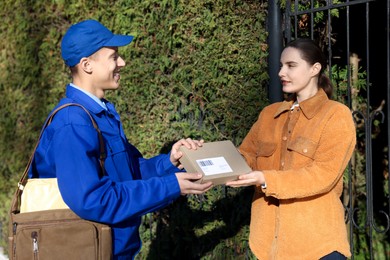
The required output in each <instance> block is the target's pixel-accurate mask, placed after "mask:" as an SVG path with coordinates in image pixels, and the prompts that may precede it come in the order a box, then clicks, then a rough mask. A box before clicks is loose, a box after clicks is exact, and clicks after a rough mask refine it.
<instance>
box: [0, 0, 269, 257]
mask: <svg viewBox="0 0 390 260" xmlns="http://www.w3.org/2000/svg"><path fill="white" fill-rule="evenodd" d="M0 6H1V9H0V14H1V17H2V19H3V20H2V23H0V50H1V52H0V68H1V69H0V95H1V97H2V102H1V106H0V112H1V114H2V115H3V116H2V117H1V118H0V120H1V123H0V178H1V179H2V181H1V182H0V205H2V206H1V208H0V220H1V223H2V227H3V230H2V231H3V232H2V237H3V239H2V241H1V245H2V246H3V247H4V248H7V246H6V240H7V228H6V227H7V225H8V223H7V213H8V209H9V202H10V198H11V197H12V194H13V192H14V190H15V188H16V185H15V184H16V182H17V180H18V178H19V177H20V175H21V173H22V171H23V169H24V166H25V165H26V163H27V160H28V157H29V155H30V153H31V151H32V149H33V146H34V144H35V142H36V139H37V137H38V134H39V131H40V128H41V126H42V124H43V122H44V120H45V117H46V116H47V114H48V112H49V111H50V110H51V108H53V106H54V105H55V104H56V103H57V102H58V100H59V99H60V98H61V97H62V96H63V94H64V90H65V85H66V84H67V83H68V82H69V81H70V77H69V72H68V70H67V68H66V67H65V65H64V63H63V61H62V60H61V56H60V41H61V38H62V36H63V34H64V33H65V31H66V29H67V28H68V27H69V26H70V25H71V24H73V23H76V22H78V21H81V20H84V19H88V18H93V19H97V20H99V21H101V22H102V23H103V24H105V25H106V26H107V27H108V28H111V29H112V30H113V31H114V32H115V33H123V34H132V35H134V36H135V40H134V41H133V43H132V44H130V45H129V46H127V47H122V48H120V52H121V55H122V57H123V58H124V59H125V60H126V62H127V66H126V67H125V68H124V69H122V72H121V88H120V90H118V91H116V92H112V93H107V98H108V99H109V100H111V101H112V102H113V103H114V104H116V108H117V110H118V112H119V113H120V114H121V117H122V121H123V125H124V129H125V132H126V134H127V137H128V138H129V140H130V141H131V142H132V143H133V144H134V145H136V146H137V147H138V148H139V149H140V150H141V152H142V153H143V154H144V156H145V157H149V156H152V155H155V154H157V153H159V152H167V151H169V147H170V145H171V144H172V142H174V141H175V140H178V139H180V138H182V137H193V138H203V139H205V140H206V141H216V140H223V139H231V140H233V142H234V143H235V144H236V145H239V143H240V142H241V140H242V138H243V137H244V136H245V134H246V133H247V132H248V130H249V128H250V126H251V125H252V124H253V122H254V121H255V120H256V118H257V115H258V113H259V111H260V110H261V108H262V107H263V106H264V105H266V103H267V99H266V91H265V89H266V84H267V77H268V76H267V62H266V61H267V60H266V59H267V45H266V37H267V33H266V31H265V20H266V8H267V7H266V1H264V2H263V1H248V0H246V1H245V0H236V1H233V0H230V1H229V0H213V1H210V0H202V1H201V0H197V1H183V0H143V1H140V0H139V1H135V0H133V1H130V0H127V1H126V0H105V1H103V0H77V1H76V0H69V1H65V0H51V1H49V0H44V1H32V0H0ZM250 198H251V191H250V189H237V190H234V189H225V188H224V187H216V188H215V189H214V190H212V191H209V192H207V193H206V194H205V195H204V196H187V197H183V198H180V199H179V200H178V201H176V202H175V203H174V204H173V205H172V206H170V207H168V208H167V209H165V210H163V211H160V212H156V213H154V214H149V215H147V216H145V219H144V222H143V225H142V227H141V233H142V234H141V236H142V240H143V243H144V247H143V249H142V251H141V253H140V255H139V256H138V257H139V258H152V259H153V258H154V257H153V256H156V255H157V254H158V256H159V257H160V258H162V259H164V258H167V259H168V258H170V259H172V258H180V257H182V256H186V258H187V259H199V258H210V257H213V256H226V257H225V258H231V257H235V258H238V257H248V255H250V253H249V252H248V247H247V243H246V240H247V229H248V226H247V225H248V222H249V207H250Z"/></svg>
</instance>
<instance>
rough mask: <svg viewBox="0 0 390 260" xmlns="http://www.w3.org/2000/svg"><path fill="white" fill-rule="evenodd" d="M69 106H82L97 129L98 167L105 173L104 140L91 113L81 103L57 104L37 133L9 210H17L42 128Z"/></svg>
mask: <svg viewBox="0 0 390 260" xmlns="http://www.w3.org/2000/svg"><path fill="white" fill-rule="evenodd" d="M69 106H78V107H80V108H82V109H83V110H84V111H85V112H86V113H87V114H88V116H89V118H90V119H91V122H92V125H93V127H94V128H95V130H96V131H97V133H98V136H99V148H100V156H99V162H100V167H101V170H102V175H103V176H104V175H106V172H105V168H104V161H105V159H106V151H105V147H104V140H103V135H102V133H101V131H100V129H99V127H98V125H97V123H96V121H95V119H93V117H92V115H91V114H90V113H89V111H88V110H87V109H86V108H85V107H83V106H82V105H80V104H77V103H68V104H64V105H61V106H59V107H58V108H56V109H55V110H54V111H53V112H52V113H51V114H50V115H49V117H48V118H47V119H46V122H45V123H44V125H43V127H42V130H41V133H40V134H39V138H38V141H37V143H36V144H35V147H34V150H33V152H32V153H31V155H30V159H29V160H28V163H27V166H26V168H25V169H24V172H23V175H22V177H21V178H20V180H19V182H18V189H17V191H16V193H15V195H14V198H13V200H12V203H11V212H17V211H18V208H19V205H20V199H19V198H20V197H21V194H22V192H23V189H24V186H25V185H26V183H27V180H28V171H29V169H30V167H31V164H32V161H33V159H34V155H35V151H36V150H37V148H38V145H39V142H40V140H41V137H42V135H43V132H44V130H45V129H46V127H47V126H48V125H50V123H51V122H52V121H53V118H54V116H55V115H56V114H57V112H58V111H60V110H61V109H63V108H65V107H69Z"/></svg>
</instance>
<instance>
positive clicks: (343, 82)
mask: <svg viewBox="0 0 390 260" xmlns="http://www.w3.org/2000/svg"><path fill="white" fill-rule="evenodd" d="M268 3H269V19H268V31H269V46H270V47H269V74H270V89H269V98H270V101H271V102H275V101H280V100H281V99H282V88H281V86H280V82H279V79H278V76H277V73H278V70H279V57H280V53H281V50H282V46H283V43H285V42H287V41H289V40H291V39H295V38H301V37H309V38H312V39H314V40H316V41H317V42H318V43H319V44H320V45H321V47H322V48H323V51H324V52H325V53H326V54H327V56H328V62H329V69H328V71H329V76H330V78H331V79H332V81H333V83H334V85H335V92H336V94H337V97H338V100H339V101H341V102H344V103H345V104H346V105H348V106H349V107H350V108H351V110H352V111H353V114H354V118H355V122H356V126H357V136H358V143H357V146H356V152H355V154H354V156H353V158H352V159H351V163H350V167H349V169H348V172H346V174H345V187H344V194H343V197H342V200H343V203H344V205H345V209H346V223H347V225H348V228H349V236H350V241H351V251H352V259H354V258H356V259H390V239H389V226H390V198H389V191H390V183H389V181H388V178H389V163H388V158H389V156H390V149H389V140H390V133H389V131H388V129H390V120H389V119H390V116H389V115H390V104H389V99H390V72H389V71H390V53H389V52H390V51H389V50H390V36H389V26H390V22H389V16H390V12H389V9H390V0H285V1H277V0H270V1H269V2H268Z"/></svg>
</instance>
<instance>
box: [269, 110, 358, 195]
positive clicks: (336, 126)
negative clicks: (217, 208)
mask: <svg viewBox="0 0 390 260" xmlns="http://www.w3.org/2000/svg"><path fill="white" fill-rule="evenodd" d="M355 144H356V129H355V125H354V122H353V119H352V115H351V111H350V110H349V108H347V107H346V106H339V107H338V108H337V109H336V110H335V111H333V114H332V115H331V116H330V117H329V118H328V120H327V122H326V125H325V127H324V128H323V130H322V133H321V137H320V140H319V143H318V146H317V149H316V151H315V154H314V158H313V160H312V162H311V163H309V164H307V165H304V166H302V167H298V168H293V169H289V170H284V171H277V170H265V171H263V172H264V174H265V179H266V182H267V189H265V190H264V192H265V194H266V196H273V197H276V198H278V199H290V198H304V197H309V196H315V195H318V194H323V193H326V192H329V191H330V190H331V189H333V188H334V187H335V186H337V191H338V193H339V194H340V195H341V190H342V181H341V178H342V177H343V173H344V171H345V169H346V166H347V164H348V162H349V160H350V159H351V156H352V153H353V151H354V148H355Z"/></svg>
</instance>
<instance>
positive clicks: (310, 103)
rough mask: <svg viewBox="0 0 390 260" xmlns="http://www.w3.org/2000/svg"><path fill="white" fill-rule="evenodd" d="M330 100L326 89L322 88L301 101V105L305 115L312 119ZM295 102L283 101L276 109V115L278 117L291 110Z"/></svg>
mask: <svg viewBox="0 0 390 260" xmlns="http://www.w3.org/2000/svg"><path fill="white" fill-rule="evenodd" d="M328 100H329V98H328V96H327V95H326V93H325V91H324V90H323V89H322V88H320V89H319V90H318V91H317V93H316V94H315V95H314V96H312V97H311V98H309V99H306V100H304V101H302V102H301V103H299V107H300V108H301V110H302V112H303V114H304V115H305V117H306V118H307V119H311V118H313V117H314V116H315V115H316V114H317V113H318V111H320V109H321V107H322V106H324V105H325V103H326V102H327V101H328ZM293 103H294V101H283V102H282V103H281V104H280V106H279V108H278V109H277V110H276V113H275V115H274V117H275V118H276V117H278V116H279V115H280V114H282V113H284V112H286V111H289V110H290V108H291V106H292V105H293Z"/></svg>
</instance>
